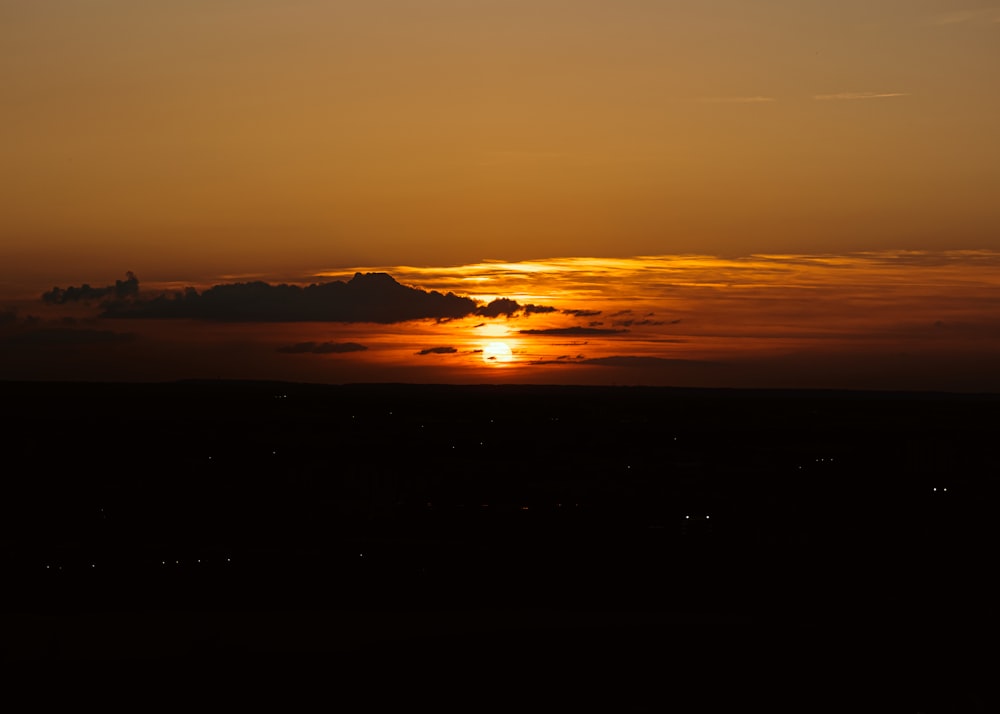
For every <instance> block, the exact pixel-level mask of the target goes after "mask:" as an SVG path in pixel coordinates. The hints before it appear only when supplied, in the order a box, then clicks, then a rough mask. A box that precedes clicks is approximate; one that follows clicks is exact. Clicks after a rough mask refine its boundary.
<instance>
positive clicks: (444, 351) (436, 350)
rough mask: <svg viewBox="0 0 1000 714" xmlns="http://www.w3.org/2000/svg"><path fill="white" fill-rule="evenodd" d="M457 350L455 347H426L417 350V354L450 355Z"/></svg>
mask: <svg viewBox="0 0 1000 714" xmlns="http://www.w3.org/2000/svg"><path fill="white" fill-rule="evenodd" d="M456 352H458V349H457V348H455V347H428V348H426V349H423V350H420V351H419V352H417V354H418V355H451V354H455V353H456Z"/></svg>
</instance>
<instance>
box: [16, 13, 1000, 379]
mask: <svg viewBox="0 0 1000 714" xmlns="http://www.w3.org/2000/svg"><path fill="white" fill-rule="evenodd" d="M998 86H1000V5H997V4H990V3H988V2H985V3H983V2H974V1H971V0H970V1H965V0H961V1H959V2H943V1H941V0H866V1H864V2H862V1H860V0H844V1H843V2H839V3H829V2H820V1H819V0H761V1H760V2H754V3H747V2H742V1H739V0H699V1H698V2H694V1H691V2H687V1H675V2H671V1H668V0H616V1H615V2H605V1H598V0H530V1H528V0H364V1H363V2H362V1H360V0H357V1H355V0H341V1H338V2H335V3H331V2H322V1H319V0H282V1H280V2H279V1H277V0H197V1H195V0H172V1H171V2H151V3H135V2H130V1H128V0H46V2H23V1H14V0H0V92H2V96H3V97H4V101H3V111H2V113H0V379H88V380H90V379H143V380H158V379H175V378H187V377H197V378H203V377H228V378H241V379H243V378H264V379H271V378H275V379H291V380H305V381H319V382H345V381H421V382H427V381H434V382H437V381H440V382H491V381H515V382H558V383H601V384H647V383H648V384H673V385H677V386H754V387H768V386H776V387H777V386H782V387H788V386H792V387H836V388H865V389H870V388H892V389H896V388H906V389H934V390H941V389H945V390H953V389H954V390H962V391H982V390H990V391H996V390H1000V379H998V377H997V376H996V375H995V372H996V370H994V369H992V368H991V365H992V364H994V363H995V360H996V358H997V357H998V356H1000V325H998V318H997V316H998V315H1000V301H998V298H1000V294H998V285H1000V200H998V199H997V197H998V196H1000V132H997V131H996V127H997V126H1000V92H997V91H996V88H997V87H998ZM127 271H131V273H132V275H134V277H133V278H130V277H128V273H127ZM356 274H359V277H358V278H355V275H356ZM383 274H384V275H388V276H391V280H389V281H386V280H383V279H381V278H380V277H379V276H381V275H383ZM116 281H118V283H119V284H120V285H121V287H120V288H116ZM265 283H266V285H263V284H265ZM323 284H328V285H327V287H326V288H324V289H319V288H317V289H312V290H310V289H307V288H308V286H309V285H317V286H322V285H323ZM84 285H87V286H88V287H87V289H85V290H84V289H82V286H84ZM279 285H285V286H286V289H284V290H279V289H278V287H277V286H279ZM227 286H228V288H227ZM338 286H339V287H338ZM74 287H75V288H77V290H75V291H73V290H71V288H74ZM54 288H58V289H59V290H58V291H54V290H53V289H54ZM102 288H108V290H106V291H104V292H101V289H102ZM435 293H439V294H440V295H439V296H437V297H435ZM448 293H453V294H454V295H453V296H452V297H453V298H455V299H449V298H447V295H448ZM174 294H179V295H181V296H182V297H181V298H178V299H177V300H178V302H177V304H173V303H171V304H167V302H166V301H167V300H174V298H173V297H172V295H174ZM45 296H47V297H45ZM438 298H440V299H438ZM497 298H505V299H507V300H509V301H512V302H511V303H504V302H499V303H492V301H494V300H496V299H497ZM372 300H374V301H375V303H379V304H383V309H382V311H381V312H378V313H377V314H376V313H366V312H364V310H362V309H360V308H359V306H364V305H369V306H370V305H372V304H375V303H372V302H371V301H372ZM366 301H367V302H366ZM380 301H381V302H380ZM491 305H492V308H491V307H490V306H491ZM463 311H465V312H464V313H463ZM626 323H628V324H626ZM507 350H510V352H509V353H508V352H507Z"/></svg>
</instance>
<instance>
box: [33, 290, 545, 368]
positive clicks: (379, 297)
mask: <svg viewBox="0 0 1000 714" xmlns="http://www.w3.org/2000/svg"><path fill="white" fill-rule="evenodd" d="M42 299H43V300H44V301H45V302H48V303H53V304H60V305H61V304H64V303H67V302H79V301H89V300H101V301H102V303H101V307H102V308H103V312H102V313H101V316H102V317H109V318H146V319H173V318H187V319H197V320H218V321H225V322H376V323H383V324H388V323H394V322H405V321H408V320H423V319H436V320H451V319H456V318H461V317H467V316H470V315H481V316H483V317H494V318H495V317H504V316H506V317H510V316H512V315H515V314H518V313H521V314H525V315H529V314H532V313H536V312H549V311H551V308H547V307H545V306H539V305H520V304H518V303H517V302H516V301H514V300H510V299H508V298H497V299H496V300H494V301H492V302H491V303H489V304H487V305H480V304H479V303H477V302H476V301H475V300H473V299H471V298H468V297H461V296H459V295H455V294H454V293H450V292H449V293H447V294H442V293H439V292H437V291H434V290H432V291H426V290H421V289H419V288H413V287H408V286H406V285H401V284H400V283H398V282H396V280H395V279H394V278H393V277H392V276H391V275H389V274H387V273H364V274H362V273H355V275H354V277H353V278H352V279H351V280H349V281H347V282H344V281H339V280H338V281H334V282H329V283H314V284H312V285H308V286H305V287H301V286H298V285H287V284H280V285H271V284H270V283H265V282H260V281H257V282H249V283H233V284H228V285H215V286H213V287H211V288H208V289H207V290H204V291H202V292H198V291H197V290H195V289H194V288H188V289H187V290H185V291H184V292H181V293H173V294H166V295H158V296H154V297H150V298H144V297H141V296H140V295H139V281H138V279H136V277H135V275H133V274H132V273H128V277H127V279H126V280H124V281H122V280H119V281H116V282H115V284H114V285H108V286H106V287H101V288H93V287H91V286H89V285H86V284H84V285H82V286H80V287H69V288H65V289H63V288H58V287H56V288H53V289H52V290H50V291H49V292H47V293H45V294H44V295H43V296H42ZM307 351H308V350H307Z"/></svg>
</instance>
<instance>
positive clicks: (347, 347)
mask: <svg viewBox="0 0 1000 714" xmlns="http://www.w3.org/2000/svg"><path fill="white" fill-rule="evenodd" d="M367 349H368V348H367V347H365V346H364V345H359V344H358V343H357V342H296V343H295V344H294V345H286V346H285V347H279V348H278V352H281V353H283V354H289V355H305V354H314V355H337V354H345V353H347V352H364V351H365V350H367Z"/></svg>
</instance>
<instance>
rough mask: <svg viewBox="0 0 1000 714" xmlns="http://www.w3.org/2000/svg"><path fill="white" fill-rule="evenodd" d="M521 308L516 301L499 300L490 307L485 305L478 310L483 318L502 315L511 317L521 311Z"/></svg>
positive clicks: (477, 312) (478, 313)
mask: <svg viewBox="0 0 1000 714" xmlns="http://www.w3.org/2000/svg"><path fill="white" fill-rule="evenodd" d="M520 309H521V306H520V305H518V304H517V302H516V301H514V300H511V299H509V298H497V299H496V300H494V301H492V302H491V303H490V304H489V305H483V306H482V307H480V308H477V309H476V314H477V315H482V316H483V317H500V316H501V315H506V316H508V317H509V316H511V315H514V314H515V313H517V312H518V311H520Z"/></svg>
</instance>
